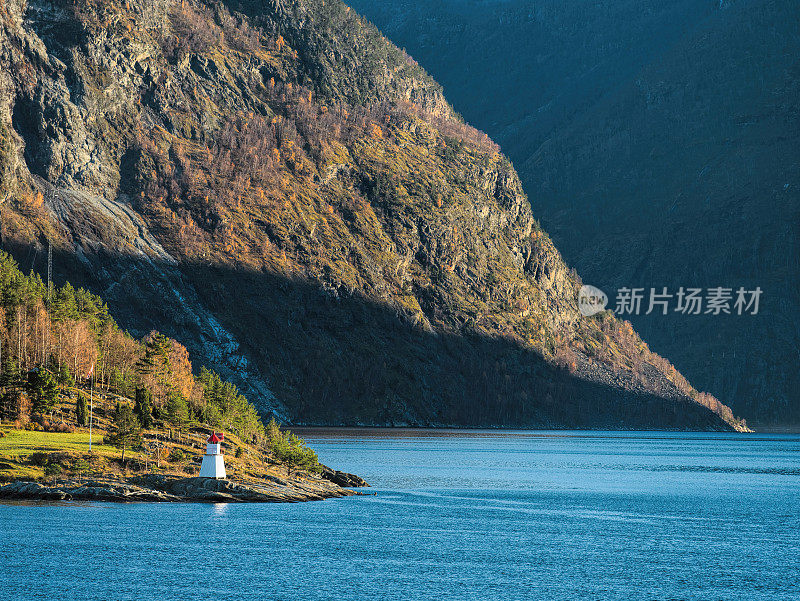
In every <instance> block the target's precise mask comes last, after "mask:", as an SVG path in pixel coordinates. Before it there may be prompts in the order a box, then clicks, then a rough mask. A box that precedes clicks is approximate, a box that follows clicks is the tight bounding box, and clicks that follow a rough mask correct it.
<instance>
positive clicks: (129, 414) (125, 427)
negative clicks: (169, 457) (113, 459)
mask: <svg viewBox="0 0 800 601" xmlns="http://www.w3.org/2000/svg"><path fill="white" fill-rule="evenodd" d="M105 442H107V443H108V444H112V445H114V446H115V447H119V448H121V449H122V459H121V460H122V463H123V464H124V463H125V450H126V449H128V448H136V447H138V446H141V444H142V430H141V427H140V425H139V420H138V419H136V416H135V415H134V414H133V411H132V410H131V407H130V405H128V404H127V403H117V408H116V411H114V431H113V432H112V433H111V434H110V435H109V436H106V437H105Z"/></svg>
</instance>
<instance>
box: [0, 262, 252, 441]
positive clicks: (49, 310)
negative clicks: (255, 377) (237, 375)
mask: <svg viewBox="0 0 800 601" xmlns="http://www.w3.org/2000/svg"><path fill="white" fill-rule="evenodd" d="M0 307H2V312H0V352H1V353H2V358H1V359H0V361H1V362H2V376H0V399H2V402H0V419H2V420H4V421H10V422H14V423H15V424H16V425H17V426H19V427H24V426H25V425H26V424H27V423H29V422H30V421H31V419H32V418H37V417H38V418H39V422H40V425H41V422H43V421H44V419H43V418H46V417H52V415H51V414H52V411H53V409H54V407H55V406H56V404H57V402H58V400H59V396H61V395H64V394H72V393H71V392H68V391H71V390H74V387H75V385H76V382H77V383H79V384H85V383H86V382H87V381H88V380H90V379H91V380H92V385H93V386H95V387H97V388H98V389H101V390H105V391H109V392H112V393H115V394H117V395H119V396H120V397H125V398H129V399H135V400H136V411H137V414H138V416H139V420H140V421H141V422H142V426H145V427H146V426H149V425H150V424H151V423H152V419H153V417H157V418H161V419H163V420H165V421H168V422H169V423H171V424H174V425H175V426H177V427H179V428H180V427H186V426H189V425H190V424H191V423H193V422H201V423H204V424H207V425H208V426H210V427H212V428H214V429H216V430H223V431H229V432H234V433H235V434H237V435H238V436H239V437H240V438H241V439H242V440H246V441H249V442H257V441H258V440H259V439H260V438H263V437H264V425H263V423H262V422H261V418H260V417H259V415H258V413H257V412H256V410H255V408H254V407H253V405H251V404H250V403H249V402H248V401H247V399H246V398H245V397H244V396H242V395H241V394H239V391H238V390H237V388H236V387H235V386H234V385H233V384H230V383H228V382H225V381H223V380H222V379H221V378H220V376H219V375H218V374H216V373H215V372H213V371H209V370H206V369H205V368H203V369H201V371H200V373H199V375H194V373H193V371H192V364H191V361H190V360H189V354H188V352H187V350H186V348H185V347H184V346H183V345H181V344H180V343H178V342H177V341H175V340H172V339H170V338H167V337H166V336H164V335H163V334H160V333H158V332H152V333H150V334H149V335H148V336H147V337H145V338H144V339H143V340H137V339H135V338H134V337H132V336H131V335H130V334H128V333H127V332H125V331H123V330H122V329H121V328H120V327H119V326H118V325H117V324H116V322H115V321H114V319H113V318H112V317H111V315H109V312H108V308H107V307H106V305H105V303H104V302H103V300H102V299H101V298H100V297H98V296H96V295H94V294H92V293H90V292H87V291H86V290H84V289H82V288H78V289H75V288H73V287H72V286H71V285H70V284H69V283H67V284H65V285H63V286H60V287H48V286H47V285H46V284H45V283H44V282H43V281H42V279H41V277H40V276H39V275H37V274H35V273H32V274H31V275H27V276H26V275H24V274H23V273H22V272H21V271H20V270H19V268H18V266H17V264H16V262H15V261H14V260H13V259H12V258H11V257H9V256H8V255H7V254H6V253H3V252H0ZM79 395H82V396H85V394H84V393H83V392H80V393H79ZM81 405H82V403H81V402H80V401H79V402H78V403H77V404H76V411H77V412H78V413H81V410H80V409H78V408H79V407H81ZM76 417H77V418H78V419H77V421H78V423H79V425H83V424H81V423H80V422H81V421H84V420H82V419H80V418H81V416H80V415H78V416H76ZM84 419H85V418H84Z"/></svg>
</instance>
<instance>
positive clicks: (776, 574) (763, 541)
mask: <svg viewBox="0 0 800 601" xmlns="http://www.w3.org/2000/svg"><path fill="white" fill-rule="evenodd" d="M304 435H305V436H306V437H307V438H308V440H309V442H310V443H311V444H312V446H313V447H314V448H315V449H317V451H318V453H319V455H320V458H321V460H322V461H323V462H325V463H328V464H329V465H332V466H335V467H337V468H339V469H343V470H346V471H350V472H354V473H357V474H359V475H361V476H363V477H365V478H366V479H367V480H368V481H369V482H370V483H372V484H373V488H372V489H371V490H370V492H375V493H377V494H376V495H375V496H363V497H351V498H346V499H336V500H330V501H324V502H315V503H301V504H266V505H246V504H243V505H235V504H217V505H202V504H163V505H159V504H133V505H115V504H108V503H92V504H66V505H52V504H50V505H24V504H5V505H0V583H2V592H3V596H4V597H5V598H6V599H91V600H103V601H106V600H112V599H142V598H145V597H146V598H148V599H154V600H167V599H180V600H190V599H204V600H213V599H286V600H294V599H345V600H350V599H358V600H361V599H364V600H370V599H414V600H416V599H419V600H422V599H425V600H427V599H454V600H455V599H458V600H467V599H503V600H506V599H509V600H511V599H525V600H528V599H543V600H551V599H553V600H560V599H564V600H574V599H658V600H661V599H710V600H711V599H713V600H727V599H731V600H733V599H736V600H740V599H745V600H751V599H786V600H789V599H792V600H797V599H800V437H799V436H793V435H758V434H756V435H734V434H682V433H659V432H650V433H609V432H605V433H603V432H495V431H473V432H463V431H462V432H455V431H444V432H442V431H439V432H430V431H415V430H405V431H403V430H395V431H387V430H326V431H307V432H305V433H304Z"/></svg>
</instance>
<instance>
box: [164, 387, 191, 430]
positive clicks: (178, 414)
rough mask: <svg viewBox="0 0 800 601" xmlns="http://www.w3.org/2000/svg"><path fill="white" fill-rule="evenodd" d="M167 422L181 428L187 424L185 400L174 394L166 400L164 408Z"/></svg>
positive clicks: (187, 412) (187, 416)
mask: <svg viewBox="0 0 800 601" xmlns="http://www.w3.org/2000/svg"><path fill="white" fill-rule="evenodd" d="M166 417H167V420H168V421H169V422H170V423H172V424H174V425H176V426H178V428H182V427H183V426H185V425H186V424H187V423H188V422H189V406H188V405H187V404H186V399H184V398H183V397H182V396H181V395H179V394H176V393H174V392H173V393H171V394H170V395H169V399H167V406H166Z"/></svg>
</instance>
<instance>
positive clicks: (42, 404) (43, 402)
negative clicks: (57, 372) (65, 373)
mask: <svg viewBox="0 0 800 601" xmlns="http://www.w3.org/2000/svg"><path fill="white" fill-rule="evenodd" d="M27 388H28V394H29V395H30V397H31V402H32V403H33V412H34V413H38V414H39V415H44V414H45V413H49V412H51V411H52V410H53V408H54V407H55V406H56V402H57V401H58V384H57V383H56V379H55V378H54V377H53V374H52V373H50V371H49V370H47V369H44V368H43V367H40V368H37V369H34V370H31V371H30V373H29V374H28V386H27Z"/></svg>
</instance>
